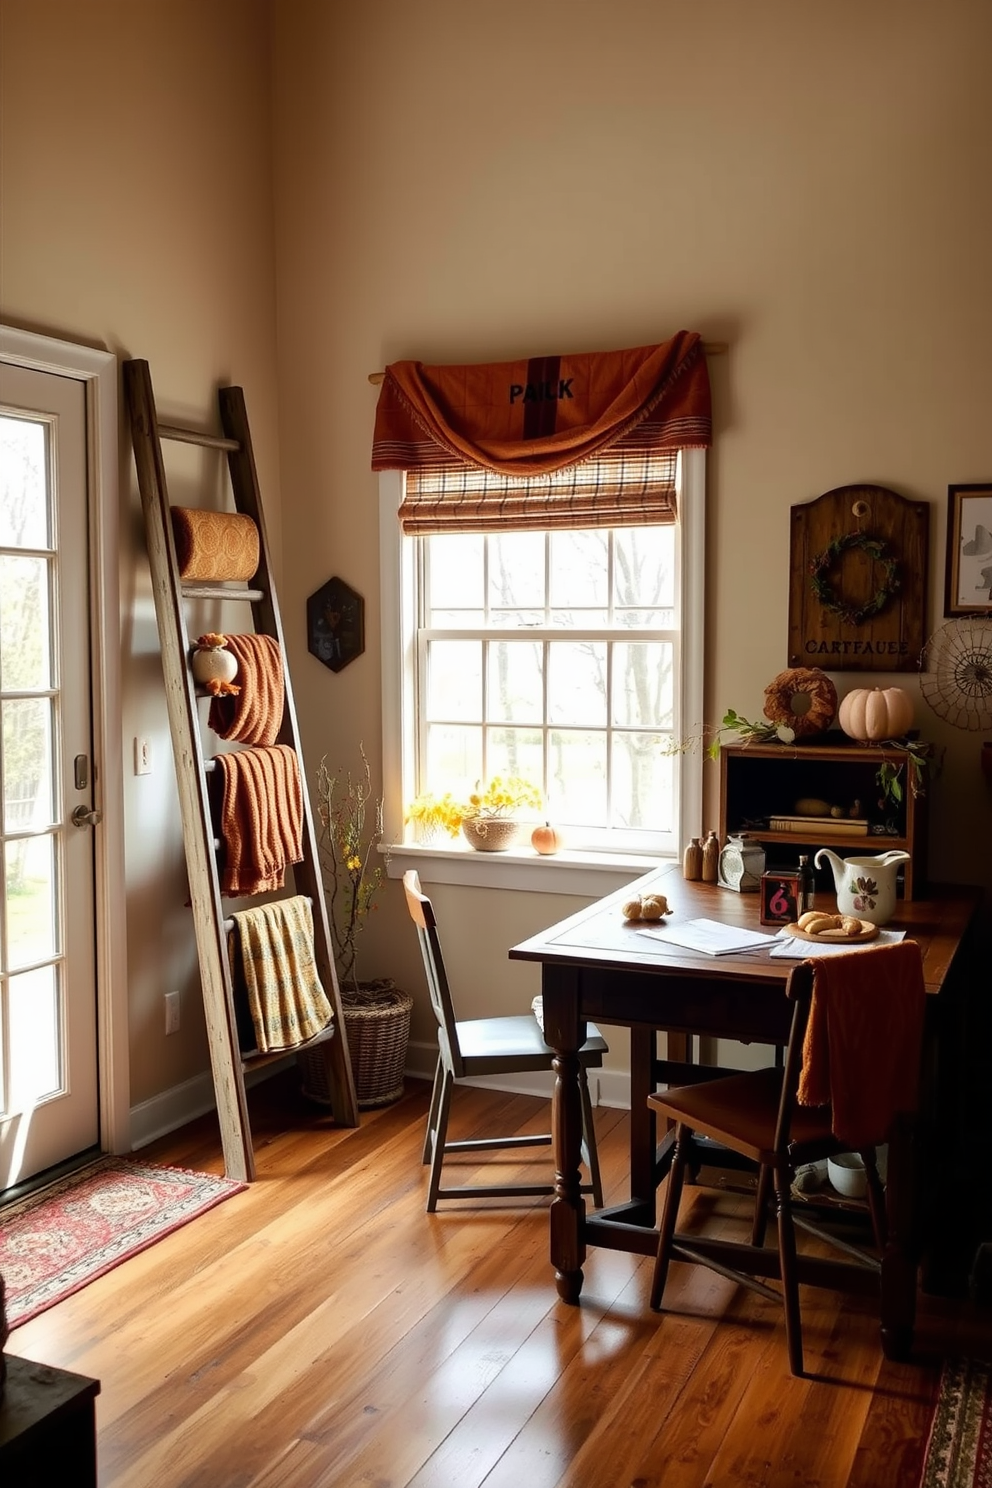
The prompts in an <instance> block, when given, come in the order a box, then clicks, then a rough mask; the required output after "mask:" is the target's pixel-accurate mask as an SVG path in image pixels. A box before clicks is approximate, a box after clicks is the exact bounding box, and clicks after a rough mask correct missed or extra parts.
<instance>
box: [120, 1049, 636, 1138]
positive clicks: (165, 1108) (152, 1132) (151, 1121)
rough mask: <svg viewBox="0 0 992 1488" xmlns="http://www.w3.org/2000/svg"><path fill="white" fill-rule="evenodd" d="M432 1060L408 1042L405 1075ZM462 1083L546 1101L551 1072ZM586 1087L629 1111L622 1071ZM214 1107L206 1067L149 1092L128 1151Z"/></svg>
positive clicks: (251, 1079) (430, 1068) (423, 1072)
mask: <svg viewBox="0 0 992 1488" xmlns="http://www.w3.org/2000/svg"><path fill="white" fill-rule="evenodd" d="M292 1061H293V1056H292V1055H287V1057H286V1058H285V1059H280V1060H279V1061H278V1062H275V1063H273V1064H267V1065H266V1066H265V1068H264V1069H260V1070H257V1071H255V1072H250V1073H249V1074H248V1075H247V1076H246V1077H245V1084H246V1085H247V1086H248V1088H249V1089H250V1088H251V1087H252V1086H253V1085H256V1084H258V1082H259V1081H260V1080H268V1079H270V1078H271V1076H272V1075H274V1074H277V1073H278V1072H279V1071H280V1070H283V1069H286V1068H288V1066H289V1065H290V1064H291V1063H292ZM436 1063H437V1045H436V1044H427V1043H413V1042H411V1043H410V1044H409V1046H408V1048H407V1057H406V1069H405V1071H404V1073H405V1074H406V1075H408V1076H409V1078H410V1079H411V1080H433V1078H434V1067H435V1064H436ZM462 1083H464V1084H465V1085H478V1086H480V1087H482V1088H484V1089H485V1088H488V1089H490V1090H505V1091H506V1092H507V1094H508V1095H537V1096H543V1097H545V1098H546V1099H548V1100H550V1099H551V1093H552V1089H553V1086H554V1075H553V1074H552V1073H551V1071H550V1070H549V1071H548V1072H547V1073H544V1072H543V1071H542V1072H541V1073H539V1074H532V1075H515V1076H514V1077H513V1079H512V1080H508V1079H506V1078H505V1077H504V1076H496V1075H486V1076H484V1077H482V1078H480V1079H475V1080H465V1081H463V1082H462ZM589 1091H590V1094H591V1096H592V1103H593V1105H594V1106H611V1107H615V1108H616V1109H618V1110H621V1111H628V1110H629V1109H630V1075H629V1073H628V1071H627V1070H611V1069H594V1070H590V1071H589ZM216 1105H217V1103H216V1101H215V1099H214V1085H213V1080H212V1079H211V1077H210V1074H209V1072H206V1071H205V1072H204V1073H203V1074H202V1075H196V1076H195V1077H194V1078H193V1079H192V1080H185V1081H184V1082H183V1083H182V1084H181V1085H173V1086H171V1087H170V1088H169V1089H168V1090H163V1091H162V1092H161V1093H160V1094H159V1095H153V1096H152V1098H151V1099H150V1100H147V1101H142V1102H141V1104H140V1105H137V1106H132V1107H131V1122H130V1134H131V1147H130V1151H132V1152H137V1151H138V1150H139V1149H140V1148H142V1147H147V1146H148V1144H149V1143H150V1142H155V1141H157V1140H158V1139H159V1137H167V1136H168V1135H169V1133H170V1132H174V1131H177V1130H178V1128H179V1127H181V1126H185V1125H186V1124H187V1123H188V1122H190V1121H195V1120H196V1119H197V1118H198V1117H199V1116H205V1115H206V1114H207V1113H208V1112H209V1111H213V1110H215V1109H216Z"/></svg>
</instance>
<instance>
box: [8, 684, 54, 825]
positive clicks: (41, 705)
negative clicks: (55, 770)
mask: <svg viewBox="0 0 992 1488" xmlns="http://www.w3.org/2000/svg"><path fill="white" fill-rule="evenodd" d="M0 709H2V711H3V826H4V831H5V832H28V831H32V830H33V829H35V828H38V827H47V826H51V824H52V821H53V820H54V817H53V803H52V768H51V759H52V702H51V699H50V698H12V699H10V700H9V701H8V702H6V703H3V704H0Z"/></svg>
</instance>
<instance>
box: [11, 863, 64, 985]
mask: <svg viewBox="0 0 992 1488" xmlns="http://www.w3.org/2000/svg"><path fill="white" fill-rule="evenodd" d="M54 847H55V844H54V842H53V839H52V838H51V837H47V836H46V837H25V838H21V839H20V840H19V841H16V842H8V843H7V844H6V845H5V848H4V879H5V882H6V886H7V964H8V967H9V969H10V970H16V969H17V968H18V967H19V966H30V965H31V963H32V962H33V961H43V960H44V959H45V958H46V957H47V956H54V955H55V954H56V952H57V951H58V946H57V945H56V943H55V925H56V914H55V911H56V903H55V895H56V892H57V886H56V880H55V851H54Z"/></svg>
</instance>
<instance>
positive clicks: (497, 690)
mask: <svg viewBox="0 0 992 1488" xmlns="http://www.w3.org/2000/svg"><path fill="white" fill-rule="evenodd" d="M488 650H489V704H488V714H489V717H490V718H492V719H498V720H499V721H500V722H504V723H541V722H543V720H544V647H543V645H541V643H540V642H537V641H493V642H491V643H490V645H489V648H488Z"/></svg>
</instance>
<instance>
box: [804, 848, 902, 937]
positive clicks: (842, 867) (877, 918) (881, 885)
mask: <svg viewBox="0 0 992 1488" xmlns="http://www.w3.org/2000/svg"><path fill="white" fill-rule="evenodd" d="M824 859H825V860H826V861H827V862H828V863H829V864H830V866H831V868H832V869H833V873H834V888H835V889H836V890H837V912H838V914H843V915H856V916H857V917H858V919H859V920H870V921H871V923H872V924H873V925H887V924H888V923H889V921H890V920H891V918H892V916H893V915H894V914H895V912H896V869H897V867H898V866H899V864H900V863H908V862H909V853H908V852H901V851H898V850H893V851H892V852H887V853H879V854H878V856H877V857H865V858H839V857H838V856H837V854H836V853H835V852H831V850H830V848H829V847H821V848H820V850H819V852H818V853H817V854H816V857H815V858H814V859H813V861H814V863H815V864H816V866H817V868H819V867H820V866H821V862H822V860H824Z"/></svg>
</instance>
